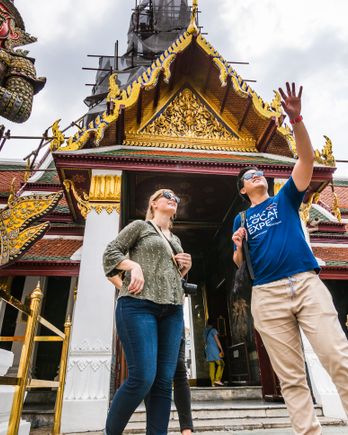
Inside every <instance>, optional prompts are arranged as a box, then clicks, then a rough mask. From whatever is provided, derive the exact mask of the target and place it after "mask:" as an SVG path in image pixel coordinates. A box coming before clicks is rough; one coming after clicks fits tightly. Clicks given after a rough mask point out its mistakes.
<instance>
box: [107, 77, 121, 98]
mask: <svg viewBox="0 0 348 435" xmlns="http://www.w3.org/2000/svg"><path fill="white" fill-rule="evenodd" d="M120 93H121V90H120V88H119V87H118V84H117V73H113V74H111V75H110V77H109V93H108V96H107V98H106V101H109V102H112V100H113V99H115V98H117V97H118V96H119V95H120Z"/></svg>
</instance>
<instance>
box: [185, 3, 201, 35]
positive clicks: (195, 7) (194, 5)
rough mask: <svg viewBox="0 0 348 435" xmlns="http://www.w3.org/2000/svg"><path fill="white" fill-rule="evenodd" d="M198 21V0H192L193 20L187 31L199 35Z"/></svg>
mask: <svg viewBox="0 0 348 435" xmlns="http://www.w3.org/2000/svg"><path fill="white" fill-rule="evenodd" d="M197 21H198V0H192V12H191V20H190V24H189V25H188V28H187V32H188V33H189V34H190V35H198V34H199V28H198V26H197Z"/></svg>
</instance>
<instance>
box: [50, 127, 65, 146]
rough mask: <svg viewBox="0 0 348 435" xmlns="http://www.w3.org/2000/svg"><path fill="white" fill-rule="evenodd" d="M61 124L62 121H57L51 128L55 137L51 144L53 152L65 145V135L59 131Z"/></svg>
mask: <svg viewBox="0 0 348 435" xmlns="http://www.w3.org/2000/svg"><path fill="white" fill-rule="evenodd" d="M59 123H60V119H57V121H55V122H54V123H53V124H52V127H51V129H52V136H53V140H52V141H51V143H50V149H51V151H56V150H57V149H58V148H59V147H60V146H61V145H62V144H63V143H64V140H65V138H64V134H63V133H62V132H61V131H60V129H59Z"/></svg>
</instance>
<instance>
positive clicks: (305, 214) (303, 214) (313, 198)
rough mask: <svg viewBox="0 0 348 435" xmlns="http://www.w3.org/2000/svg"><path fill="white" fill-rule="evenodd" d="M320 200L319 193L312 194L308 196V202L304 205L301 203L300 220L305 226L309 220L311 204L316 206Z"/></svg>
mask: <svg viewBox="0 0 348 435" xmlns="http://www.w3.org/2000/svg"><path fill="white" fill-rule="evenodd" d="M319 198H320V192H314V193H312V194H311V195H310V197H309V199H308V201H307V202H306V203H304V202H303V203H302V204H301V207H300V218H301V219H302V220H303V222H304V223H305V224H307V222H308V220H309V212H310V209H311V207H312V204H317V203H318V201H319Z"/></svg>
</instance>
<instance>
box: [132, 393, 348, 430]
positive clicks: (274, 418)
mask: <svg viewBox="0 0 348 435" xmlns="http://www.w3.org/2000/svg"><path fill="white" fill-rule="evenodd" d="M315 408H316V414H317V415H318V417H319V419H320V421H321V423H322V424H323V425H325V426H327V425H340V424H343V422H342V421H341V420H337V419H331V418H326V417H323V413H322V409H321V408H320V407H319V406H316V407H315ZM192 416H193V422H194V427H195V432H200V433H207V432H211V431H215V432H216V431H217V432H219V431H220V433H223V432H233V431H245V430H256V429H276V428H289V427H290V420H289V417H288V412H287V409H286V407H285V405H283V404H279V403H266V402H264V401H260V400H252V401H251V400H250V401H249V400H248V401H241V400H240V401H227V400H225V401H221V400H219V401H216V400H214V401H201V402H193V403H192ZM145 422H146V414H145V408H144V406H143V405H141V406H140V407H139V408H138V409H137V410H136V412H135V413H134V414H133V416H132V418H131V420H130V422H129V424H128V425H127V427H126V430H125V431H124V433H128V434H138V433H144V432H145ZM169 430H170V431H171V432H172V433H173V434H174V433H179V432H180V431H179V421H178V415H177V412H176V410H175V407H174V406H172V411H171V416H170V421H169Z"/></svg>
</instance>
